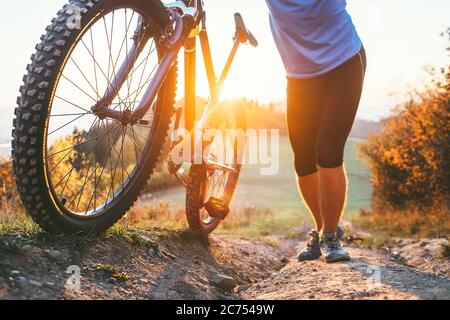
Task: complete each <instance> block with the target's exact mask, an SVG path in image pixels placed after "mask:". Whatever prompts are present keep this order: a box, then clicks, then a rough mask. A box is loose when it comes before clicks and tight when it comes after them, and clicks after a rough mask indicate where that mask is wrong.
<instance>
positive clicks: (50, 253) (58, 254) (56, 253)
mask: <svg viewBox="0 0 450 320" xmlns="http://www.w3.org/2000/svg"><path fill="white" fill-rule="evenodd" d="M45 252H46V253H47V254H48V256H49V257H50V258H52V259H59V258H61V255H62V254H61V252H59V251H58V250H53V249H47V250H45Z"/></svg>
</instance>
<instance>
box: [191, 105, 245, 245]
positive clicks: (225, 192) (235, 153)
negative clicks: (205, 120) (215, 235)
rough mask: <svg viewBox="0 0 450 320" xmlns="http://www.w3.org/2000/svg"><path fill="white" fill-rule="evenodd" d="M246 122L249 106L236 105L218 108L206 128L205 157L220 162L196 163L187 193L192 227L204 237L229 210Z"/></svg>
mask: <svg viewBox="0 0 450 320" xmlns="http://www.w3.org/2000/svg"><path fill="white" fill-rule="evenodd" d="M246 125H247V121H246V116H245V110H244V109H243V108H242V107H241V106H239V105H234V106H231V107H227V108H219V109H218V110H216V112H215V113H214V114H213V115H212V116H211V118H210V119H209V124H208V126H207V128H206V129H205V130H204V137H203V138H204V149H203V155H204V159H205V160H207V161H210V163H213V164H216V165H212V166H211V165H209V166H208V164H207V163H204V164H194V165H193V166H192V167H191V170H190V174H189V180H188V184H187V195H186V215H187V220H188V224H189V227H190V229H191V230H192V231H194V232H195V233H197V234H198V235H200V236H201V237H207V236H208V235H209V234H210V233H212V232H213V231H214V230H215V229H216V228H217V227H218V226H219V225H220V223H221V222H222V221H223V220H224V219H225V218H226V216H227V215H228V213H229V205H230V203H231V200H232V197H233V194H234V191H235V189H236V186H237V182H238V179H239V174H240V171H241V165H242V161H243V157H244V152H245V139H246V132H245V130H246ZM221 167H223V168H224V169H221ZM226 168H231V169H233V171H230V170H227V169H226Z"/></svg>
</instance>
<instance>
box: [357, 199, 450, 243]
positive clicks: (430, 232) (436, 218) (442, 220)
mask: <svg viewBox="0 0 450 320" xmlns="http://www.w3.org/2000/svg"><path fill="white" fill-rule="evenodd" d="M448 216H449V211H448V208H447V207H446V206H445V205H443V206H442V207H439V206H435V207H434V208H432V209H428V210H426V209H420V208H410V209H405V210H391V209H389V208H386V209H385V210H373V211H365V210H361V212H360V214H359V215H358V216H356V217H354V218H353V219H352V220H353V221H354V222H355V224H356V225H358V226H360V227H362V228H364V229H367V230H369V231H373V232H375V233H377V234H380V235H383V236H385V237H414V238H442V237H446V236H448V235H449V234H450V220H449V219H448Z"/></svg>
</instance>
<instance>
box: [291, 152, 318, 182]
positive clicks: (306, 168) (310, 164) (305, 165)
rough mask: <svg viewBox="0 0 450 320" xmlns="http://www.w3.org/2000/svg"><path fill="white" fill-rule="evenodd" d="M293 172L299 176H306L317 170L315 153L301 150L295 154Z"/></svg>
mask: <svg viewBox="0 0 450 320" xmlns="http://www.w3.org/2000/svg"><path fill="white" fill-rule="evenodd" d="M295 172H296V173H297V175H298V176H299V177H306V176H309V175H311V174H313V173H316V172H317V161H316V157H315V153H313V152H311V153H308V152H302V153H300V154H299V153H296V154H295Z"/></svg>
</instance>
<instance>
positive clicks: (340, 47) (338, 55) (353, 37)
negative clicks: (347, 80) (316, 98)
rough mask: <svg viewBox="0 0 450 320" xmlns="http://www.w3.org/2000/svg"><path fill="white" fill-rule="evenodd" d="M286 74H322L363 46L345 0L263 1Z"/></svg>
mask: <svg viewBox="0 0 450 320" xmlns="http://www.w3.org/2000/svg"><path fill="white" fill-rule="evenodd" d="M266 2H267V5H268V6H269V9H270V13H271V14H270V20H271V27H272V33H273V36H274V38H275V42H276V44H277V47H278V50H279V51H280V54H281V57H282V59H283V62H284V65H285V67H286V72H287V75H288V77H291V78H311V77H316V76H319V75H322V74H325V73H327V72H329V71H331V70H333V69H335V68H337V67H339V66H340V65H341V64H343V63H344V62H346V61H347V60H349V59H350V58H352V57H353V56H355V55H356V54H357V53H358V52H359V51H360V50H361V47H362V43H361V40H360V38H359V36H358V33H357V32H356V29H355V26H354V24H353V22H352V18H351V17H350V15H349V14H348V12H347V10H346V7H347V2H346V1H345V0H266Z"/></svg>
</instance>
